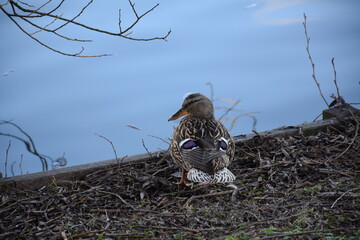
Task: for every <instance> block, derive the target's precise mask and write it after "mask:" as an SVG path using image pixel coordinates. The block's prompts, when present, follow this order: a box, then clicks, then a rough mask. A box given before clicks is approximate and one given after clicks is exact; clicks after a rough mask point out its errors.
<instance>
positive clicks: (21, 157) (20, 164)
mask: <svg viewBox="0 0 360 240" xmlns="http://www.w3.org/2000/svg"><path fill="white" fill-rule="evenodd" d="M23 156H24V155H23V154H21V155H20V163H19V168H20V174H21V175H23V170H22V161H23Z"/></svg>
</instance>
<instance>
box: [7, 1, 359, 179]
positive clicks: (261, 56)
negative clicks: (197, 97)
mask: <svg viewBox="0 0 360 240" xmlns="http://www.w3.org/2000/svg"><path fill="white" fill-rule="evenodd" d="M1 3H2V2H1ZM156 3H159V4H160V5H159V7H157V8H156V9H155V10H154V11H153V12H151V13H150V14H149V15H148V16H146V17H144V18H143V20H142V22H140V23H139V25H137V26H136V27H135V28H134V30H133V33H132V35H131V36H134V37H140V38H141V37H152V36H161V35H164V34H166V32H167V31H168V30H169V29H171V30H172V33H171V34H170V36H169V37H168V39H167V41H161V40H158V41H150V42H135V41H130V40H125V39H119V38H116V37H110V36H106V35H101V34H100V35H99V34H93V33H91V32H89V31H83V30H81V29H78V28H71V27H69V28H67V29H64V30H65V31H63V32H62V33H64V34H68V35H70V36H72V37H78V38H85V39H92V40H93V42H91V43H73V42H70V43H69V42H67V41H64V40H59V39H57V38H54V37H50V36H48V35H46V34H44V33H39V36H40V37H41V39H43V40H44V41H47V43H49V44H51V45H52V46H53V47H58V48H60V49H61V50H64V51H67V52H77V51H79V50H80V49H81V47H82V46H84V48H85V51H84V54H101V53H112V54H113V56H110V57H102V58H74V57H67V56H63V55H59V54H56V53H54V52H51V51H50V50H48V49H46V48H44V47H42V46H40V45H39V44H38V43H36V42H34V41H33V40H31V39H30V38H29V37H28V36H26V35H25V34H24V33H22V32H21V31H20V30H19V29H18V28H17V27H16V26H15V25H14V24H13V23H12V22H11V21H10V20H9V19H8V18H7V17H6V16H5V15H4V14H3V13H1V15H0V16H1V18H0V19H1V25H0V32H1V33H2V37H1V44H0V52H1V57H0V71H2V72H1V76H0V119H1V120H13V122H14V123H16V124H17V125H19V126H20V127H21V128H22V129H23V130H24V131H26V132H27V133H28V134H29V135H30V136H31V137H32V139H33V140H34V142H35V145H36V148H37V150H38V152H39V153H41V154H44V155H47V156H50V157H51V158H53V159H57V158H59V157H62V156H63V155H64V154H65V158H66V159H67V166H72V165H77V164H83V163H89V162H94V161H100V160H106V159H112V158H114V152H113V150H112V147H111V145H110V144H109V142H107V141H106V140H105V139H104V138H102V137H99V136H98V135H101V136H104V137H106V138H107V139H109V140H111V141H112V143H113V145H114V147H115V148H116V151H117V154H118V156H125V155H133V154H138V153H144V152H146V149H145V147H146V148H147V149H148V150H149V151H154V150H158V149H166V148H167V147H168V145H167V143H166V142H165V141H166V140H168V138H169V137H171V134H172V131H173V127H174V126H176V125H177V124H178V121H175V122H168V121H167V119H168V118H169V117H170V116H171V115H172V114H173V113H175V112H176V111H177V110H178V108H179V107H180V106H181V104H182V101H183V97H184V94H186V93H189V92H200V93H203V94H205V95H207V96H209V97H210V96H211V88H210V85H209V84H208V83H211V85H212V87H213V92H214V105H215V106H216V107H217V110H216V116H217V117H218V118H219V117H220V116H222V115H223V114H224V112H225V111H226V108H229V107H231V106H232V104H233V102H234V101H237V100H239V101H240V102H239V104H238V105H237V106H236V107H235V110H234V111H231V112H230V113H229V114H228V115H226V119H225V124H226V126H227V127H228V128H231V132H232V134H233V135H239V134H245V133H250V132H251V131H252V129H253V123H254V122H253V119H254V118H256V120H257V122H256V125H255V128H256V130H257V131H264V130H270V129H273V128H277V127H281V126H284V125H287V126H289V125H297V124H301V123H303V122H310V121H313V120H314V119H315V118H316V117H317V116H318V115H319V114H320V113H321V112H322V110H323V109H325V108H326V104H325V103H324V101H323V100H322V98H321V97H320V94H319V91H318V89H317V87H316V84H315V83H314V81H313V79H312V77H311V74H312V68H311V65H310V62H309V59H308V55H307V53H306V49H305V47H306V39H305V35H304V27H303V25H302V22H303V20H304V19H303V14H304V13H306V15H307V28H308V34H309V36H310V38H311V41H310V51H311V54H312V57H313V60H314V62H315V70H316V76H317V79H318V81H319V83H320V84H321V88H322V91H323V93H324V96H325V97H326V99H327V101H329V102H331V100H332V99H331V98H330V97H329V96H330V95H331V94H332V93H334V94H336V88H335V86H334V83H333V80H334V75H333V70H332V65H331V59H332V58H333V57H334V58H335V66H336V70H337V80H338V85H339V88H340V93H341V95H343V96H344V98H345V100H346V101H347V102H360V84H359V80H360V79H359V76H360V14H359V12H360V1H357V0H347V1H343V0H318V1H316V0H293V1H289V0H262V1H250V0H246V1H245V0H244V1H239V0H237V1H234V0H224V1H213V0H209V1H206V2H205V1H197V2H194V1H163V0H160V1H156V2H155V1H146V2H141V1H136V5H135V6H136V7H137V8H138V10H139V12H143V11H146V10H147V9H149V8H151V7H152V6H153V5H155V4H156ZM82 4H84V3H82ZM79 7H80V5H79V6H78V8H76V6H74V5H71V6H67V5H64V6H63V9H62V10H61V11H62V12H63V13H64V16H73V15H74V14H76V11H78V9H79ZM119 8H121V9H122V19H123V21H122V24H124V26H126V25H127V24H130V23H131V21H133V20H134V18H133V15H132V11H131V8H130V7H129V4H128V2H127V1H125V0H124V1H107V3H106V4H103V3H102V2H101V1H99V2H94V3H93V4H92V5H91V6H90V7H89V9H87V11H85V12H84V14H83V16H81V17H80V18H79V19H78V21H80V22H85V23H87V24H88V25H92V26H96V27H99V28H105V29H108V30H113V31H116V29H117V27H118V9H119ZM235 118H236V119H237V122H236V123H235V125H233V126H232V127H231V124H232V122H231V121H232V120H233V119H235ZM128 125H131V126H135V127H136V128H138V129H136V128H133V127H129V126H128ZM139 129H140V130H139ZM0 132H1V133H8V134H14V135H16V136H19V137H23V138H25V136H24V135H23V134H22V133H21V132H19V131H18V130H17V129H16V128H14V127H13V126H11V125H8V124H2V125H0ZM96 134H98V135H96ZM154 136H155V137H154ZM9 140H11V147H10V149H9V151H8V156H7V159H8V160H7V170H5V159H6V150H7V149H8V146H9ZM163 140H164V141H163ZM21 159H22V160H21ZM20 162H21V167H20ZM11 165H12V168H13V173H14V174H15V175H18V174H21V173H23V174H25V173H27V172H29V173H30V172H37V171H41V170H42V166H41V164H40V161H39V159H38V158H36V157H35V156H33V155H31V154H29V153H28V152H27V150H26V148H25V146H24V144H23V143H22V142H20V141H18V140H16V139H14V138H9V137H4V136H0V172H2V173H3V175H5V172H6V173H7V176H12V171H11ZM50 168H51V167H50Z"/></svg>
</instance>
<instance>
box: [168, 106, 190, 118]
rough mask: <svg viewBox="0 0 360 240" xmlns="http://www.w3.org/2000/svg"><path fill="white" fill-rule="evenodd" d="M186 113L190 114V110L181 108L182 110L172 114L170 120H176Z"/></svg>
mask: <svg viewBox="0 0 360 240" xmlns="http://www.w3.org/2000/svg"><path fill="white" fill-rule="evenodd" d="M186 114H189V112H188V111H185V110H184V109H183V108H180V110H179V111H177V112H176V113H175V114H174V115H172V116H171V117H170V118H169V120H168V121H172V120H176V119H178V118H180V117H182V116H185V115H186Z"/></svg>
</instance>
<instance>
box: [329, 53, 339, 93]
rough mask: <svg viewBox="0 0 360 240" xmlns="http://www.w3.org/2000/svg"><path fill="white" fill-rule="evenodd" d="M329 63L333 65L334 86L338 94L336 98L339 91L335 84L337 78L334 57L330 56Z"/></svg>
mask: <svg viewBox="0 0 360 240" xmlns="http://www.w3.org/2000/svg"><path fill="white" fill-rule="evenodd" d="M331 65H332V67H333V72H334V84H335V87H336V92H337V95H338V98H340V97H341V96H340V91H339V87H338V85H337V78H336V69H335V59H334V58H332V59H331Z"/></svg>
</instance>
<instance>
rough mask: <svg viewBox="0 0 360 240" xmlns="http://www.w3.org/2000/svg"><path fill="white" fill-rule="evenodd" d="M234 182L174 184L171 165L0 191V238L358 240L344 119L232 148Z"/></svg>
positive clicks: (355, 155)
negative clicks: (312, 131) (304, 132)
mask: <svg viewBox="0 0 360 240" xmlns="http://www.w3.org/2000/svg"><path fill="white" fill-rule="evenodd" d="M230 169H231V170H232V172H233V173H234V174H236V175H237V179H236V181H235V182H234V185H235V186H236V187H235V186H225V185H208V186H198V185H197V186H194V187H193V188H189V187H183V186H178V185H177V184H176V182H177V181H178V178H177V177H175V176H174V173H176V172H177V171H179V168H178V167H177V166H175V165H174V164H173V163H172V161H171V160H170V159H167V158H164V159H161V160H157V161H148V162H142V163H127V164H125V165H121V166H118V167H116V168H111V169H101V170H98V171H96V172H93V173H91V174H89V175H87V176H86V177H84V178H82V179H79V180H77V181H62V182H56V181H55V180H54V181H53V183H52V184H51V185H49V186H46V187H42V188H40V189H37V190H35V191H29V190H18V189H13V190H11V191H8V192H5V193H1V202H0V206H1V207H0V219H1V221H0V239H254V238H259V239H340V238H341V239H343V238H345V239H359V238H360V230H359V226H360V136H359V122H358V121H357V120H352V121H348V122H344V123H343V124H342V125H340V126H336V127H332V126H330V127H328V128H327V129H326V130H324V131H321V132H318V133H316V134H315V135H310V136H304V135H302V134H301V133H300V134H299V135H293V136H289V137H275V138H270V137H263V136H258V137H254V138H253V139H252V140H250V141H248V142H246V143H239V144H238V146H237V153H236V159H235V160H234V162H233V164H232V165H231V166H230Z"/></svg>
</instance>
